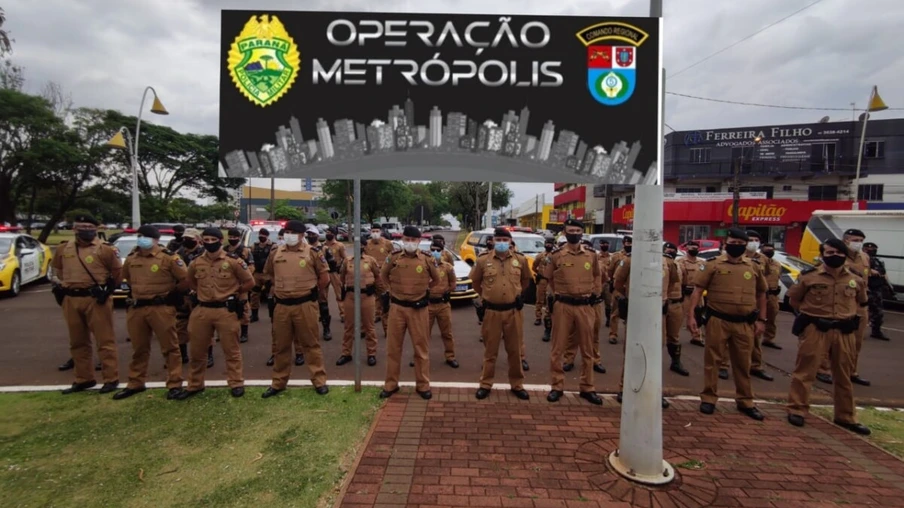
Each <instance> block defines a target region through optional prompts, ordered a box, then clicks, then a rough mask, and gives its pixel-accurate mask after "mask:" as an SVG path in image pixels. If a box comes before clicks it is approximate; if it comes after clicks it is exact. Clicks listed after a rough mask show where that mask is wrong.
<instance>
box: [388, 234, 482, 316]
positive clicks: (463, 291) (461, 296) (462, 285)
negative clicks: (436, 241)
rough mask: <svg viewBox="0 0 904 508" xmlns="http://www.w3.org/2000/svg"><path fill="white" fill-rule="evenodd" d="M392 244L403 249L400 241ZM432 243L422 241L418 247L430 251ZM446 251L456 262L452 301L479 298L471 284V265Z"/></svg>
mask: <svg viewBox="0 0 904 508" xmlns="http://www.w3.org/2000/svg"><path fill="white" fill-rule="evenodd" d="M392 243H393V245H394V246H395V247H397V248H399V249H401V248H402V242H401V241H400V240H395V241H393V242H392ZM432 243H433V242H432V241H430V240H424V239H421V242H420V243H419V244H418V247H419V248H420V249H421V250H423V251H429V250H430V245H431V244H432ZM445 250H446V251H447V252H449V254H452V258H453V259H454V260H455V262H454V263H453V268H454V269H455V279H456V282H455V288H454V289H453V290H452V294H451V295H450V298H451V300H452V301H463V300H472V299H474V298H477V293H476V292H475V291H474V286H473V284H472V283H471V265H469V264H468V263H465V262H464V261H462V259H461V257H460V256H459V255H458V254H456V253H455V252H453V251H451V250H450V249H449V248H446V249H445Z"/></svg>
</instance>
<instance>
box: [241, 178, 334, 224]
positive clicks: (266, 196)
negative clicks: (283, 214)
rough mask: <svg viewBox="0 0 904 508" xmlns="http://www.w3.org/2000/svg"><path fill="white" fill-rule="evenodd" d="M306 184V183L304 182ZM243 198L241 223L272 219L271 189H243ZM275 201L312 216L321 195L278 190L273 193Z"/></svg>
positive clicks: (246, 187)
mask: <svg viewBox="0 0 904 508" xmlns="http://www.w3.org/2000/svg"><path fill="white" fill-rule="evenodd" d="M302 183H304V181H302ZM241 192H242V197H241V200H240V202H239V209H238V210H239V222H244V223H248V222H250V221H251V220H266V219H268V218H269V217H270V212H269V211H268V207H269V206H270V188H269V187H251V186H249V185H246V186H244V187H242V191H241ZM273 199H275V200H276V201H288V203H289V206H291V207H293V208H296V209H298V210H299V211H301V212H302V213H303V214H306V215H310V214H313V213H314V211H315V210H316V209H317V207H318V202H319V200H320V195H317V194H314V193H313V192H308V191H286V190H279V189H276V190H274V191H273Z"/></svg>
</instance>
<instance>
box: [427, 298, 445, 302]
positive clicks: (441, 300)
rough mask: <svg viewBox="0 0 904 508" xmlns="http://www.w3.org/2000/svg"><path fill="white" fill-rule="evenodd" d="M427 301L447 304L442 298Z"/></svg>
mask: <svg viewBox="0 0 904 508" xmlns="http://www.w3.org/2000/svg"><path fill="white" fill-rule="evenodd" d="M427 301H428V302H429V303H444V302H445V300H443V297H442V296H440V297H438V298H427Z"/></svg>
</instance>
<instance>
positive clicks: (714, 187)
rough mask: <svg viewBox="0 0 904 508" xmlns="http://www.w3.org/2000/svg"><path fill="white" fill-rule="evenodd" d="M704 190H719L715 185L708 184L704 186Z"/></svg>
mask: <svg viewBox="0 0 904 508" xmlns="http://www.w3.org/2000/svg"><path fill="white" fill-rule="evenodd" d="M706 192H719V188H718V187H716V186H715V185H710V186H707V187H706Z"/></svg>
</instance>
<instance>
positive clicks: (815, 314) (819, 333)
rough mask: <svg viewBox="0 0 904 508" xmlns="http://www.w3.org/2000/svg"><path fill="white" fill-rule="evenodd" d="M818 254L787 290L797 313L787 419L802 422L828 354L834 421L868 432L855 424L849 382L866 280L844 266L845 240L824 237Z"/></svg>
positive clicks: (860, 431) (863, 432)
mask: <svg viewBox="0 0 904 508" xmlns="http://www.w3.org/2000/svg"><path fill="white" fill-rule="evenodd" d="M819 254H820V256H822V261H823V263H822V264H821V265H820V266H818V267H815V268H807V269H806V270H804V271H802V272H801V273H800V276H799V277H798V278H797V281H796V282H795V284H794V285H793V286H791V288H790V289H788V300H789V303H790V304H791V307H792V308H793V309H794V310H795V312H797V313H798V316H797V318H796V319H795V320H794V326H793V329H792V333H793V334H794V335H797V336H798V337H799V338H800V342H799V343H798V348H797V363H796V366H795V368H794V373H793V374H792V375H791V390H790V392H789V393H788V422H789V423H791V424H792V425H795V426H797V427H802V426H803V425H804V417H805V416H806V415H807V413H808V410H809V408H810V405H809V399H810V388H811V387H812V386H813V381H814V379H815V377H816V370H817V369H818V367H819V363H820V361H821V360H822V358H823V357H824V356H825V354H826V353H828V355H829V358H830V359H831V365H832V373H833V374H834V377H835V387H834V388H835V389H834V392H835V393H834V399H835V418H834V420H835V424H836V425H838V426H840V427H844V428H845V429H847V430H850V431H851V432H855V433H857V434H862V435H869V434H870V430H869V428H867V427H866V426H864V425H863V424H860V423H857V417H856V415H855V412H854V408H855V405H854V390H853V385H852V384H851V373H852V372H853V370H852V369H853V366H854V356H855V355H856V348H857V337H856V336H855V333H857V330H858V329H859V327H860V323H858V322H857V321H858V320H859V319H861V317H860V310H859V309H860V308H861V306H862V305H863V304H865V303H866V302H867V299H868V297H867V294H866V283H865V281H864V280H863V278H862V277H860V276H858V275H856V274H854V273H852V272H851V270H850V268H847V267H845V262H846V261H847V259H848V256H849V255H850V254H852V253H851V252H849V250H848V247H847V245H845V243H844V242H843V241H841V240H838V239H837V238H832V239H829V240H826V241H825V242H824V243H823V244H821V245H820V246H819ZM858 254H859V252H858Z"/></svg>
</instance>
